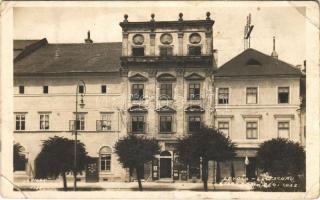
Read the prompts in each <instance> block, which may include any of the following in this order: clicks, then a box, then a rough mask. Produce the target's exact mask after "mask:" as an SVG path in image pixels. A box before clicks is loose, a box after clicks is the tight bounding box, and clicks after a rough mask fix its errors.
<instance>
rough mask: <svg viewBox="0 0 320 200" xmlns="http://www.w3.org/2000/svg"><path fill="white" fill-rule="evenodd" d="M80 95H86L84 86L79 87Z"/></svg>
mask: <svg viewBox="0 0 320 200" xmlns="http://www.w3.org/2000/svg"><path fill="white" fill-rule="evenodd" d="M78 92H79V93H80V94H83V93H84V86H83V85H79V91H78Z"/></svg>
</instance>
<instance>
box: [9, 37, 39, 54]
mask: <svg viewBox="0 0 320 200" xmlns="http://www.w3.org/2000/svg"><path fill="white" fill-rule="evenodd" d="M38 41H39V40H14V41H13V53H14V58H16V57H17V56H18V55H19V54H20V53H21V52H22V51H23V50H24V49H25V48H26V47H27V46H29V45H31V44H33V43H36V42H38Z"/></svg>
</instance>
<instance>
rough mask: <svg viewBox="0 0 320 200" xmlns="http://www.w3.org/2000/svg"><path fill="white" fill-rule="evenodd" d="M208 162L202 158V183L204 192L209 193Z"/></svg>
mask: <svg viewBox="0 0 320 200" xmlns="http://www.w3.org/2000/svg"><path fill="white" fill-rule="evenodd" d="M208 162H209V161H208V160H207V159H203V158H202V181H203V189H204V191H208Z"/></svg>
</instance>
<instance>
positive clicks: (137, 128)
mask: <svg viewBox="0 0 320 200" xmlns="http://www.w3.org/2000/svg"><path fill="white" fill-rule="evenodd" d="M131 123H132V132H133V133H144V125H145V123H144V116H132V122H131Z"/></svg>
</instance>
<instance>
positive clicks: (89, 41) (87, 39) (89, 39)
mask: <svg viewBox="0 0 320 200" xmlns="http://www.w3.org/2000/svg"><path fill="white" fill-rule="evenodd" d="M87 35H88V37H87V38H86V39H85V40H84V42H85V43H86V44H92V43H93V41H92V40H91V38H90V31H88V34H87Z"/></svg>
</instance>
